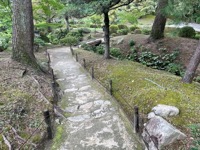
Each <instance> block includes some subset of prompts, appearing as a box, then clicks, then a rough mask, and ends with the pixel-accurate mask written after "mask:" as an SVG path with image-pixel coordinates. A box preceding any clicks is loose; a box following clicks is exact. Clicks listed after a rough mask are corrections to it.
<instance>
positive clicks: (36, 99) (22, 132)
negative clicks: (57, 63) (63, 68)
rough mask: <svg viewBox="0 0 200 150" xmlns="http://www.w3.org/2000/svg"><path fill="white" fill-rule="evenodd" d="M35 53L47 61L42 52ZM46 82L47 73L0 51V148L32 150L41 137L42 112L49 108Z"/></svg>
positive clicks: (49, 89) (50, 96)
mask: <svg viewBox="0 0 200 150" xmlns="http://www.w3.org/2000/svg"><path fill="white" fill-rule="evenodd" d="M37 56H39V60H42V61H45V60H46V61H47V57H46V55H45V53H44V52H41V53H38V54H37ZM50 83H51V78H50V75H46V74H44V73H42V72H41V71H38V70H35V69H33V68H31V67H28V66H25V65H23V64H21V63H18V62H16V61H13V60H12V59H11V54H10V52H0V118H1V119H0V149H4V150H6V149H8V145H10V146H11V147H12V149H33V148H36V147H37V145H38V144H39V143H40V142H41V140H42V139H43V138H44V137H45V132H46V124H45V122H44V117H43V111H45V110H47V109H51V107H52V106H51V104H50V101H51V99H52V90H51V84H50ZM5 143H7V144H5Z"/></svg>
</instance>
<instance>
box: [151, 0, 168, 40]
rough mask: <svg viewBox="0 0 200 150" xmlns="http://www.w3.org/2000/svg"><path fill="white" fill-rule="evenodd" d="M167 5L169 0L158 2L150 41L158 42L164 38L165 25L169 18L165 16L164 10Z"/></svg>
mask: <svg viewBox="0 0 200 150" xmlns="http://www.w3.org/2000/svg"><path fill="white" fill-rule="evenodd" d="M167 5H168V0H158V5H157V9H156V17H155V20H154V23H153V26H152V30H151V34H150V37H149V40H150V41H154V40H158V39H161V38H163V37H164V30H165V24H166V21H167V17H166V15H165V14H164V9H165V8H166V7H167Z"/></svg>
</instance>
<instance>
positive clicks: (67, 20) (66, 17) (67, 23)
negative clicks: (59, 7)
mask: <svg viewBox="0 0 200 150" xmlns="http://www.w3.org/2000/svg"><path fill="white" fill-rule="evenodd" d="M65 21H66V26H67V31H68V32H69V16H68V15H67V14H65Z"/></svg>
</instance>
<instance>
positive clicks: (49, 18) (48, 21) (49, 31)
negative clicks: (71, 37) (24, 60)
mask: <svg viewBox="0 0 200 150" xmlns="http://www.w3.org/2000/svg"><path fill="white" fill-rule="evenodd" d="M47 23H48V24H50V23H51V17H50V16H49V17H48V18H47ZM47 32H48V33H51V32H52V28H51V27H50V26H48V27H47Z"/></svg>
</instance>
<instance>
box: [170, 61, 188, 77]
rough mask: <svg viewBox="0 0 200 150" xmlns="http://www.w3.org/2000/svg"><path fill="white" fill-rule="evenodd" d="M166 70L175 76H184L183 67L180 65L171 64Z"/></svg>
mask: <svg viewBox="0 0 200 150" xmlns="http://www.w3.org/2000/svg"><path fill="white" fill-rule="evenodd" d="M166 70H167V71H168V72H170V73H172V74H174V75H177V76H183V75H184V71H183V66H182V65H181V64H178V63H170V64H168V65H167V67H166Z"/></svg>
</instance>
